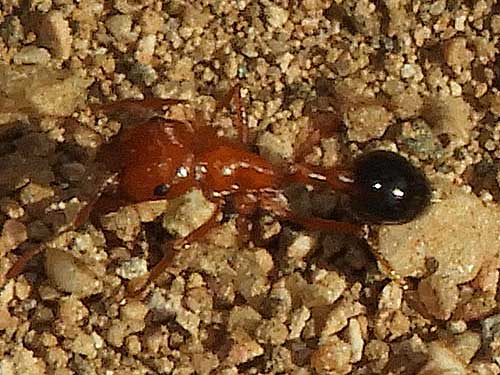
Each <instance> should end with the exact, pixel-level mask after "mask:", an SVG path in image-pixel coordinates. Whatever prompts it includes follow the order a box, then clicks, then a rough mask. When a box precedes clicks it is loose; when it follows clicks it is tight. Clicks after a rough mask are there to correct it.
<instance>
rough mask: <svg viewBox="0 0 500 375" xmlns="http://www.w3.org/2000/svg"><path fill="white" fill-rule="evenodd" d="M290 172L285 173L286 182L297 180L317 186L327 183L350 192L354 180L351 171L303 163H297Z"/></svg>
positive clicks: (339, 189)
mask: <svg viewBox="0 0 500 375" xmlns="http://www.w3.org/2000/svg"><path fill="white" fill-rule="evenodd" d="M292 167H293V171H292V173H290V174H288V175H285V177H284V179H285V181H287V182H298V183H302V184H306V185H307V184H309V185H313V186H318V185H320V184H325V183H326V184H327V185H328V186H330V187H331V188H332V189H333V190H336V191H343V192H351V191H352V189H353V183H354V180H353V178H352V176H351V172H350V171H349V170H347V169H335V168H328V169H326V168H318V167H313V166H309V165H307V164H304V163H297V164H294V165H293V166H292Z"/></svg>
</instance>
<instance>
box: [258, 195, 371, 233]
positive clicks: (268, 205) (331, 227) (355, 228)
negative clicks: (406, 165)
mask: <svg viewBox="0 0 500 375" xmlns="http://www.w3.org/2000/svg"><path fill="white" fill-rule="evenodd" d="M278 195H279V194H278V191H276V192H275V193H274V194H273V193H269V192H266V194H263V195H262V196H261V197H260V207H261V208H263V209H264V210H266V211H269V212H272V213H274V214H275V215H277V216H279V217H281V218H282V219H284V220H286V221H290V222H292V223H295V224H298V225H300V226H302V227H304V228H306V229H308V230H318V231H325V232H340V233H345V234H350V235H359V234H360V233H361V226H360V225H357V224H353V223H348V222H343V221H336V220H329V219H321V218H317V217H302V216H299V215H297V214H296V213H294V212H293V211H292V210H290V209H289V208H288V207H285V206H283V202H282V201H280V200H279V199H278Z"/></svg>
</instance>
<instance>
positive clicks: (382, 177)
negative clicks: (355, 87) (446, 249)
mask: <svg viewBox="0 0 500 375" xmlns="http://www.w3.org/2000/svg"><path fill="white" fill-rule="evenodd" d="M222 102H223V103H222V104H223V105H224V106H228V105H229V104H230V103H231V102H233V104H234V107H235V111H236V116H235V119H234V121H233V122H234V124H235V126H236V129H237V133H238V137H237V139H230V138H228V137H224V136H220V135H218V134H217V132H216V130H215V129H214V128H213V127H212V126H210V125H208V124H207V123H206V122H205V120H204V119H203V117H202V116H201V115H199V114H198V115H195V118H194V119H193V120H192V121H179V120H174V119H167V118H164V117H151V118H149V119H148V120H146V121H144V122H142V123H140V124H139V125H135V126H132V127H130V128H127V129H123V130H121V131H120V132H119V134H118V135H117V136H115V138H114V139H113V140H112V141H111V142H110V143H108V144H106V145H103V146H101V150H100V151H99V152H98V155H97V159H98V160H99V161H102V162H103V163H104V164H105V165H106V167H107V168H109V170H110V171H111V172H113V173H114V174H115V176H117V179H118V181H117V189H118V192H117V194H118V197H119V199H118V200H117V202H120V203H118V204H119V205H121V206H122V205H125V204H128V203H138V202H144V201H150V200H158V199H167V200H169V199H173V198H176V197H179V196H181V195H183V194H184V193H186V192H188V191H189V190H191V189H199V190H201V191H202V193H203V194H204V196H205V197H206V198H207V199H208V200H209V201H211V202H213V203H215V205H216V210H215V212H214V213H213V215H212V217H211V218H210V219H209V220H208V221H207V222H206V223H204V224H203V225H201V226H200V227H199V228H198V229H195V230H194V231H193V232H191V233H190V234H189V235H188V236H187V237H184V238H179V239H176V240H173V241H171V242H170V243H169V244H168V248H169V249H172V248H180V247H182V246H184V245H187V244H189V243H191V242H193V241H196V240H198V239H200V238H202V237H203V236H204V235H205V234H206V233H207V232H208V231H209V230H210V229H211V228H213V227H214V226H215V225H216V224H217V218H218V216H219V213H220V212H221V211H222V208H223V206H224V205H225V204H226V203H227V202H229V201H230V202H231V204H232V207H233V208H234V209H235V211H236V213H238V214H239V215H238V217H237V227H238V230H239V231H241V232H242V233H245V230H248V222H247V221H246V220H247V218H248V217H249V216H250V215H252V214H253V213H255V212H256V211H257V210H258V209H263V210H267V211H270V212H273V213H274V214H275V215H277V216H278V217H280V218H282V219H284V220H287V221H290V222H294V223H296V224H299V225H301V226H303V227H305V228H307V229H311V230H322V231H339V232H343V233H348V234H357V233H359V230H360V225H359V224H358V223H359V222H363V223H370V224H387V223H388V224H400V223H405V222H408V221H411V220H413V219H414V218H416V217H417V216H419V215H420V214H421V213H422V212H423V211H424V210H425V209H426V207H427V206H428V205H429V202H430V195H431V188H430V184H429V182H428V181H427V179H426V177H425V176H424V175H423V173H422V172H421V171H419V170H418V169H417V168H416V167H414V166H413V165H412V164H411V163H410V162H409V161H408V160H407V159H405V158H404V157H402V156H400V155H398V154H396V153H393V152H388V151H380V150H379V151H372V152H369V153H367V154H364V155H362V156H361V157H359V158H357V159H356V160H355V161H354V162H353V164H352V166H351V168H345V169H335V168H318V167H313V166H311V165H308V164H307V163H305V162H298V161H295V162H294V163H291V165H289V166H288V168H285V167H284V166H280V167H278V166H275V165H273V164H271V163H270V162H269V161H267V160H266V159H264V158H263V157H261V156H260V155H258V154H257V153H255V152H252V151H251V150H250V144H249V141H248V139H249V136H248V129H247V127H246V125H245V124H244V122H243V119H242V105H241V98H240V95H239V87H238V86H236V87H234V88H233V89H232V90H231V91H230V92H229V94H227V96H226V98H224V100H223V101H222ZM179 103H183V101H181V100H175V99H156V98H150V99H145V100H142V101H141V100H123V101H119V102H114V103H110V104H104V105H100V106H98V107H97V109H99V110H100V111H103V112H105V113H116V112H126V113H131V114H134V113H141V112H144V111H146V110H152V111H153V112H158V111H160V110H162V109H163V108H165V107H168V106H171V105H174V104H179ZM319 131H320V132H321V126H320V128H319ZM311 139H314V137H311ZM310 142H311V141H310ZM306 143H307V142H306ZM308 146H311V145H310V144H309V145H306V147H305V148H303V151H304V150H306V149H307V147H308ZM302 153H303V152H302ZM292 182H300V183H304V184H309V185H312V186H313V187H318V186H320V185H326V186H327V187H329V188H331V189H333V190H335V191H340V192H342V193H345V194H346V196H347V197H348V201H349V202H350V209H351V210H352V212H353V215H354V217H355V218H357V220H356V221H357V222H353V223H351V222H341V221H335V220H329V219H322V218H317V217H301V216H298V215H297V214H295V213H294V212H292V211H291V210H290V209H289V208H287V207H283V203H281V201H280V199H279V197H280V196H281V194H282V193H283V189H284V188H285V187H286V186H287V185H288V184H290V183H292ZM105 189H106V187H105V186H103V187H102V188H101V189H100V190H99V192H98V193H97V194H96V196H95V197H94V198H93V199H92V200H91V201H90V202H89V203H88V204H87V205H86V206H85V207H84V208H83V209H82V211H81V212H80V214H79V215H78V216H77V218H76V219H75V220H74V222H73V223H71V224H70V225H69V226H66V228H65V229H68V228H77V227H78V226H80V225H81V224H83V222H85V221H86V220H87V219H88V217H89V216H90V214H91V211H92V210H93V209H94V206H95V204H96V202H97V201H98V200H99V198H100V196H101V194H102V193H103V191H104V190H105ZM166 250H168V249H166ZM40 251H41V247H38V248H35V249H32V250H31V251H28V252H26V253H25V254H23V255H22V256H21V257H20V258H19V259H18V260H17V262H16V263H15V264H14V265H13V266H12V268H11V269H10V270H9V272H8V273H7V277H8V278H12V277H15V276H17V275H18V274H19V273H21V272H22V270H23V268H24V266H25V264H26V263H27V261H28V260H29V259H31V258H32V257H33V256H34V255H35V254H36V253H38V252H40ZM170 253H171V251H165V255H164V257H163V259H162V260H160V262H158V263H157V264H156V265H155V266H154V267H153V269H152V270H151V272H150V273H149V277H148V279H147V281H146V282H145V284H144V283H143V285H142V287H144V285H147V284H148V283H150V282H152V281H154V280H155V279H156V278H157V277H158V276H159V275H160V274H161V273H162V272H163V271H164V270H165V269H166V267H167V266H168V264H169V263H170V261H171V254H170Z"/></svg>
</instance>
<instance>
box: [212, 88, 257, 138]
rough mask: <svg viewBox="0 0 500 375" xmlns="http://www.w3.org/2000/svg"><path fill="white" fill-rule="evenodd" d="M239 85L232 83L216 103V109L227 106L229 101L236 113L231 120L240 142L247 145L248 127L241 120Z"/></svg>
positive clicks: (241, 106)
mask: <svg viewBox="0 0 500 375" xmlns="http://www.w3.org/2000/svg"><path fill="white" fill-rule="evenodd" d="M240 89H241V87H240V85H239V84H236V85H234V86H233V87H232V88H231V89H230V90H229V91H228V92H227V93H226V95H224V98H222V100H221V101H220V102H219V104H218V105H217V109H218V110H220V109H222V108H229V106H230V104H231V102H232V103H233V105H234V110H235V112H236V114H235V115H234V116H233V122H234V124H235V127H236V130H237V131H238V138H239V140H240V142H241V143H243V144H244V145H248V143H249V139H248V127H247V126H246V124H245V122H244V121H243V104H242V103H241V92H240Z"/></svg>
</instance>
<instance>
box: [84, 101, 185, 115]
mask: <svg viewBox="0 0 500 375" xmlns="http://www.w3.org/2000/svg"><path fill="white" fill-rule="evenodd" d="M185 102H186V101H185V100H180V99H160V98H146V99H124V100H118V101H116V102H111V103H104V104H91V105H90V108H91V109H92V111H97V112H102V113H106V114H107V113H114V112H126V113H138V114H139V116H141V115H142V114H145V113H147V112H149V111H154V112H158V111H161V110H162V109H164V108H165V107H169V106H171V105H174V104H180V103H185Z"/></svg>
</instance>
